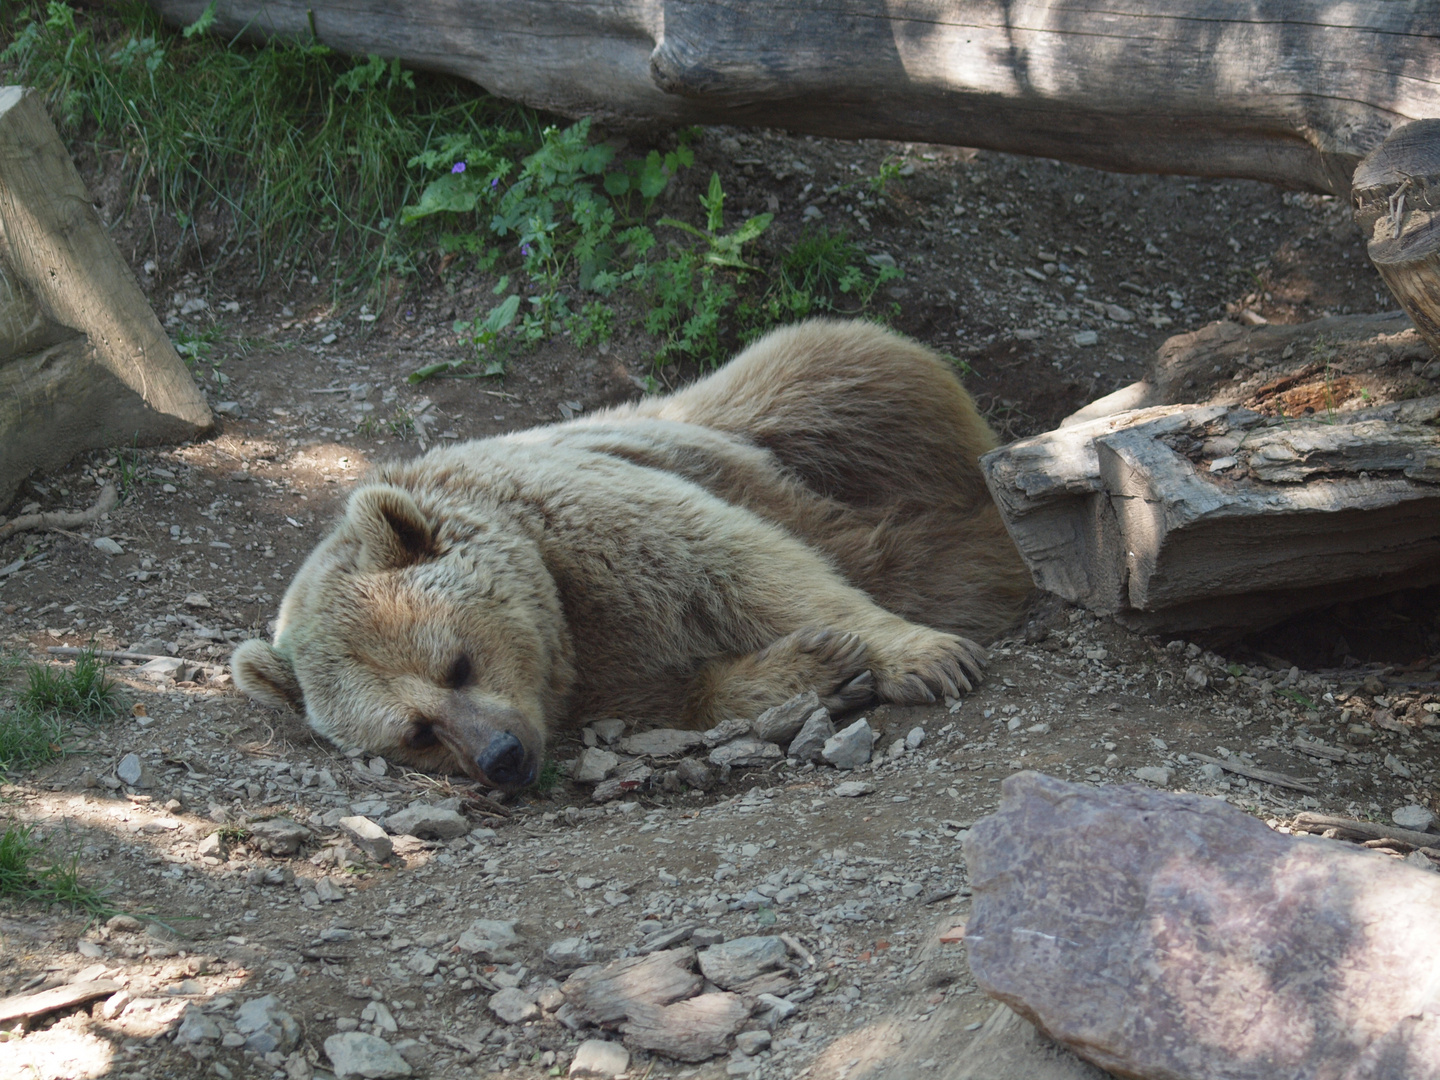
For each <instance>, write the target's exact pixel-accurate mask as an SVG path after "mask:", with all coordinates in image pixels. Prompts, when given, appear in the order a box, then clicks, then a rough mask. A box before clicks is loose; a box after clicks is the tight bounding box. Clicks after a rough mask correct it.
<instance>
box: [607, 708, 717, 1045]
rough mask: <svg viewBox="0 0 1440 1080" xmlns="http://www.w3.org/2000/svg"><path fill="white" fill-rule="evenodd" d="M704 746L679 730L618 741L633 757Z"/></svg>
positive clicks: (660, 730) (697, 734)
mask: <svg viewBox="0 0 1440 1080" xmlns="http://www.w3.org/2000/svg"><path fill="white" fill-rule="evenodd" d="M704 745H705V736H704V735H702V734H700V732H698V731H684V730H681V729H680V728H655V729H654V730H653V731H642V732H640V733H639V734H638V735H631V736H630V737H629V738H627V739H621V740H620V749H621V750H623V751H625V753H627V754H631V755H633V756H634V757H679V756H680V755H681V754H688V753H689V752H690V751H691V750H694V749H695V748H696V747H700V746H704ZM602 779H603V778H602ZM606 1045H607V1046H613V1045H615V1044H614V1043H607V1044H606Z"/></svg>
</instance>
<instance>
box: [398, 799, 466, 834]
mask: <svg viewBox="0 0 1440 1080" xmlns="http://www.w3.org/2000/svg"><path fill="white" fill-rule="evenodd" d="M385 827H386V828H388V829H389V830H390V831H391V832H392V833H395V834H397V835H399V836H418V837H419V838H420V839H421V840H453V839H455V838H456V837H457V836H464V835H465V834H466V833H468V832H469V831H470V822H469V821H467V820H466V818H465V815H464V814H461V813H458V812H457V811H455V810H448V809H445V808H443V807H439V806H431V805H429V804H428V803H411V804H410V805H409V806H407V807H406V808H405V809H404V810H397V811H396V812H395V813H393V814H391V815H390V816H389V817H387V818H386V819H385Z"/></svg>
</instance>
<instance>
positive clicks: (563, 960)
mask: <svg viewBox="0 0 1440 1080" xmlns="http://www.w3.org/2000/svg"><path fill="white" fill-rule="evenodd" d="M545 959H546V960H548V961H550V963H552V964H554V965H555V966H556V967H557V968H560V969H561V970H562V971H574V970H575V969H576V968H581V967H584V966H585V965H586V964H593V963H594V962H595V946H594V945H592V944H591V943H590V942H589V941H588V940H586V939H585V938H579V937H567V938H561V939H560V940H559V941H553V942H551V943H550V945H549V947H548V948H546V950H545Z"/></svg>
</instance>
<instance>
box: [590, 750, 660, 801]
mask: <svg viewBox="0 0 1440 1080" xmlns="http://www.w3.org/2000/svg"><path fill="white" fill-rule="evenodd" d="M654 772H655V770H654V769H652V768H650V766H649V765H646V764H645V763H644V762H643V761H641V760H639V759H638V758H637V759H636V760H634V761H627V762H626V763H625V764H624V765H622V766H620V768H618V769H616V770H615V775H613V776H612V777H610V779H608V780H602V781H600V783H598V784H596V785H595V790H594V791H592V792H591V793H590V798H591V799H592V800H593V801H595V802H597V803H604V802H610V801H611V800H613V799H618V798H620V797H622V796H624V795H627V794H629V793H630V792H632V791H638V790H640V789H641V788H643V787H644V786H645V785H646V784H648V783H649V782H650V777H651V776H652V775H654Z"/></svg>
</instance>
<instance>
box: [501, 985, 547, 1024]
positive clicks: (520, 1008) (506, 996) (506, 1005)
mask: <svg viewBox="0 0 1440 1080" xmlns="http://www.w3.org/2000/svg"><path fill="white" fill-rule="evenodd" d="M490 1011H491V1012H493V1013H494V1014H495V1015H496V1016H498V1017H499V1018H500V1019H501V1020H504V1021H505V1023H507V1024H523V1023H524V1022H525V1021H526V1020H534V1019H535V1018H536V1017H537V1016H539V1015H540V1006H539V1005H537V1004H536V1003H535V1000H534V999H533V998H532V997H531V996H530V995H529V994H527V993H525V991H523V990H521V989H520V988H519V987H515V986H507V987H506V988H505V989H504V990H500V991H498V992H497V993H494V994H491V995H490Z"/></svg>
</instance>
